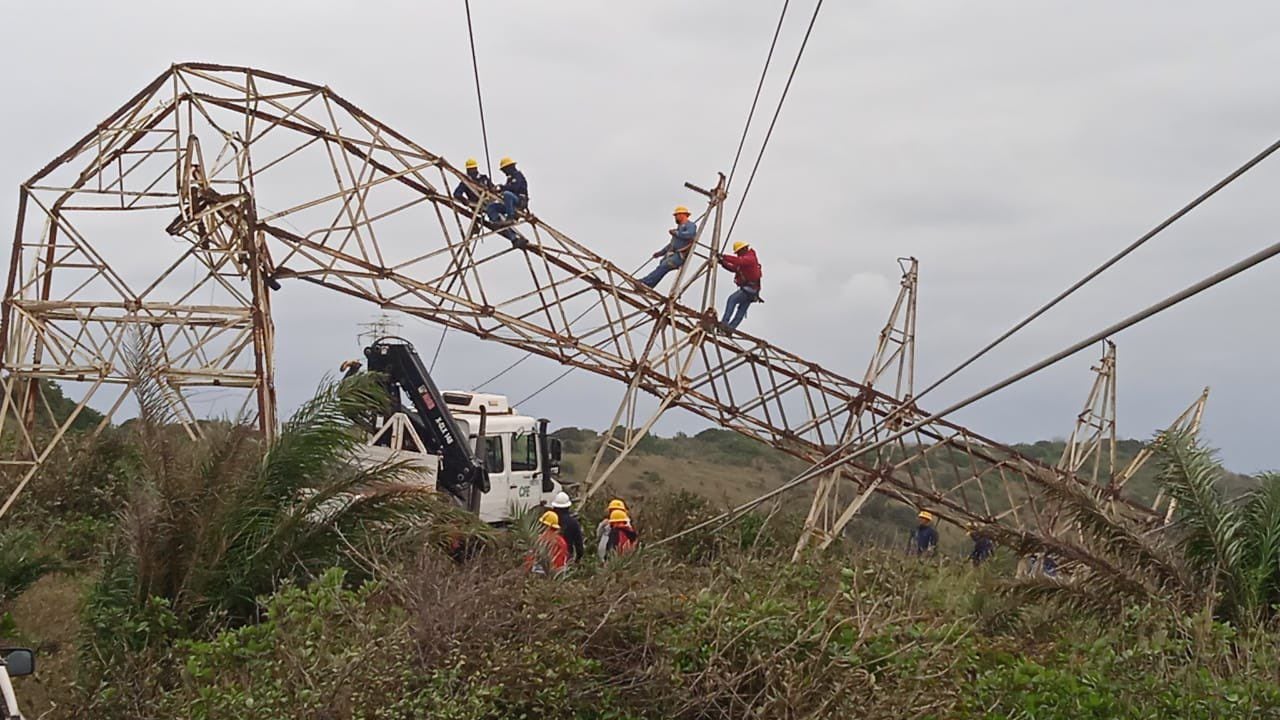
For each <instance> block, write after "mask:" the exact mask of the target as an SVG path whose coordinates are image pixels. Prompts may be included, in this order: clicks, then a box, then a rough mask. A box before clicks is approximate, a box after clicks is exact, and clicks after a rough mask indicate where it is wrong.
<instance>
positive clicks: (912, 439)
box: [0, 64, 1156, 533]
mask: <svg viewBox="0 0 1280 720" xmlns="http://www.w3.org/2000/svg"><path fill="white" fill-rule="evenodd" d="M463 177H464V175H463V173H461V172H459V171H458V170H457V169H455V168H454V167H453V166H452V165H450V164H449V163H447V162H446V161H445V160H444V159H443V158H441V157H439V156H437V155H435V154H433V153H431V152H430V151H428V150H426V149H424V148H422V147H421V146H419V145H417V144H415V143H413V142H412V141H410V140H409V139H408V138H406V137H405V136H403V135H401V134H400V133H398V132H396V131H395V130H393V129H391V128H390V127H388V126H387V125H385V124H383V123H381V122H379V121H378V120H376V119H375V118H373V117H372V116H370V115H369V114H367V113H365V112H364V111H362V110H360V109H359V108H357V107H356V106H355V105H353V104H352V103H350V102H349V101H347V100H345V99H344V98H342V97H340V96H339V95H337V94H335V93H334V92H332V91H331V90H329V89H328V88H327V87H324V86H320V85H315V84H312V83H308V82H303V81H299V80H295V79H292V78H287V77H284V76H282V75H278V74H274V73H269V72H264V71H261V70H255V69H252V68H245V67H229V66H221V65H211V64H184V65H176V66H173V67H171V68H170V69H169V70H167V71H165V72H164V73H162V74H161V75H160V76H159V77H157V78H156V79H155V80H154V81H152V82H151V83H150V84H148V85H147V86H146V87H145V88H143V89H142V91H141V92H139V93H138V94H137V95H135V96H134V97H133V98H131V99H130V100H129V101H128V102H127V103H125V104H124V105H123V106H122V107H121V108H120V109H119V110H117V111H116V112H114V113H112V114H111V115H110V116H108V117H107V119H106V120H104V121H103V122H102V123H100V124H99V125H98V126H97V127H96V128H95V129H94V130H93V131H92V132H90V133H89V134H87V135H86V136H85V137H84V138H82V139H81V140H80V141H79V142H77V143H75V145H73V146H72V147H71V148H70V149H69V150H67V151H66V152H65V153H63V154H62V155H60V156H58V157H57V158H56V159H55V160H54V161H53V162H51V163H50V164H49V165H48V166H46V167H45V168H43V169H42V170H40V171H39V172H38V173H36V174H35V175H34V176H33V177H32V178H31V179H30V180H29V181H27V182H26V183H25V184H24V185H23V186H22V188H21V191H20V199H19V212H18V218H17V225H16V229H15V234H14V245H13V254H12V258H11V262H10V267H9V276H8V284H7V287H6V291H5V296H4V303H3V311H2V316H0V325H2V328H0V329H2V330H3V337H2V338H0V342H3V348H2V351H3V352H2V353H0V371H2V378H0V380H2V382H3V393H4V397H3V408H2V412H0V434H2V435H3V437H5V438H6V440H7V447H8V449H9V450H10V451H11V453H10V454H11V457H10V459H8V460H6V463H7V464H8V466H9V467H10V468H11V469H13V468H16V469H17V471H18V472H17V473H16V478H17V480H18V482H17V483H16V488H15V489H14V490H13V491H12V493H11V494H10V496H9V498H8V500H7V501H6V503H5V505H4V506H3V508H0V513H2V512H3V511H4V510H7V509H8V507H9V506H10V505H11V504H12V502H13V500H14V498H15V497H17V493H18V492H19V491H20V490H21V488H22V486H24V485H25V484H26V483H27V482H28V481H29V480H30V479H31V478H32V477H33V476H35V475H36V474H37V473H38V471H39V469H40V467H41V465H42V463H44V462H46V461H47V460H48V459H49V457H50V453H51V452H52V451H53V450H54V449H55V448H56V447H57V446H58V443H59V441H60V440H61V438H62V437H63V436H64V434H65V433H66V432H67V430H68V428H70V427H71V426H72V424H73V423H74V422H75V421H76V420H77V417H78V415H79V414H80V412H81V411H82V409H83V408H84V407H86V405H87V404H88V403H90V402H92V403H93V404H94V406H95V407H98V408H102V409H105V410H106V417H107V419H109V418H110V417H111V414H112V413H113V412H114V411H115V410H116V409H118V408H119V407H121V403H122V402H123V401H124V399H125V397H126V395H127V392H128V390H129V388H130V386H131V385H132V383H133V382H134V379H135V378H134V376H135V374H136V372H137V371H136V369H135V367H134V364H133V363H131V362H130V358H129V353H130V348H131V347H133V346H134V344H135V343H146V344H147V345H148V346H149V347H151V348H153V349H154V351H155V352H156V353H157V354H158V356H159V360H160V365H159V367H158V368H156V369H155V370H154V372H157V373H158V374H159V376H160V378H159V379H160V380H161V381H162V384H163V386H164V387H165V388H166V391H167V392H168V393H169V397H170V400H171V403H172V405H173V406H174V408H175V410H176V411H177V412H178V413H179V417H181V418H182V419H183V420H184V421H185V422H186V424H187V425H188V427H189V428H190V431H191V432H192V433H197V432H199V425H198V424H197V423H196V422H195V420H196V417H197V413H196V412H195V410H194V409H193V393H195V392H198V391H199V389H200V388H201V387H207V386H218V387H223V388H236V389H239V390H241V391H243V393H244V396H245V397H244V402H245V407H246V408H247V409H248V410H249V411H250V414H253V415H256V422H257V423H258V424H259V425H260V427H261V429H262V431H263V432H264V433H268V434H269V433H271V432H272V431H273V429H274V427H275V423H276V420H275V393H274V369H273V365H272V357H273V347H272V346H273V327H272V323H271V297H272V288H275V287H279V286H281V285H288V284H290V283H297V282H305V283H311V284H314V285H317V286H321V287H324V288H328V289H331V290H334V291H336V292H339V293H342V294H344V295H347V296H351V297H355V298H359V299H361V300H365V301H368V302H370V303H373V304H375V305H377V306H379V307H380V308H382V309H384V310H394V311H399V312H403V313H407V314H411V315H415V316H417V317H421V318H425V319H427V320H430V321H432V322H435V323H438V324H441V325H444V326H447V327H449V328H452V329H454V330H457V331H461V332H466V333H470V334H472V335H475V336H477V337H480V338H483V339H486V340H492V341H495V342H499V343H502V344H504V345H507V346H510V347H513V348H517V349H519V350H524V351H528V352H530V353H534V354H537V355H540V356H542V357H546V358H550V359H552V360H555V361H556V362H558V363H560V364H562V365H565V366H572V367H578V368H582V369H584V370H587V371H590V372H593V373H596V374H598V375H602V376H605V377H609V378H613V379H614V380H617V381H619V382H620V383H623V384H625V385H626V386H627V387H628V388H629V391H628V393H629V398H630V400H632V401H633V400H634V397H635V396H636V395H637V394H645V395H649V396H653V397H656V398H658V399H659V402H660V408H659V411H661V410H662V409H665V408H668V407H679V408H683V409H685V410H687V411H689V412H692V413H695V414H697V415H699V416H701V417H703V418H705V419H707V420H709V421H711V422H714V423H716V424H718V425H721V426H723V427H725V428H729V429H732V430H734V431H737V432H739V433H742V434H743V435H746V436H748V437H751V438H755V439H757V440H760V441H762V442H765V443H767V444H769V445H772V446H773V447H775V448H778V449H781V450H783V451H785V452H787V453H790V454H792V455H794V456H796V457H799V458H804V459H806V460H810V461H813V460H816V459H818V458H820V457H822V456H823V455H825V454H826V453H827V452H829V451H830V449H832V448H833V447H835V446H836V445H837V444H838V443H840V441H841V439H842V438H847V437H849V436H850V433H851V432H854V431H856V429H857V428H858V427H859V426H861V427H864V428H865V427H870V426H872V425H875V424H878V423H884V422H886V419H889V422H895V421H908V420H912V419H915V418H918V417H920V415H919V414H918V413H917V412H916V411H915V409H914V408H913V407H911V406H910V404H904V403H903V401H902V399H901V398H898V397H894V396H893V395H892V394H889V393H886V392H884V391H882V390H881V389H878V388H871V387H867V386H866V385H864V384H862V383H859V382H855V381H853V380H850V379H848V378H846V377H842V376H840V375H838V374H836V373H833V372H830V371H828V370H826V369H824V368H822V367H819V366H818V365H816V364H814V363H811V362H808V361H806V360H804V359H802V358H800V357H797V356H796V355H794V354H791V353H789V352H787V351H785V350H782V349H781V348H778V347H775V346H773V345H771V344H769V343H768V342H765V341H764V340H761V339H759V338H755V337H752V336H750V335H745V334H741V333H736V334H733V335H731V336H726V335H722V334H716V333H714V332H713V331H714V329H715V311H714V308H713V307H711V305H712V304H713V303H714V298H715V297H716V295H715V286H714V282H715V279H714V278H715V272H714V258H715V256H716V254H717V253H718V251H719V250H720V246H719V245H720V237H719V229H718V225H719V224H718V222H713V223H711V224H712V225H713V230H712V232H711V233H710V237H709V238H708V237H706V235H707V233H704V234H703V237H701V238H700V239H699V242H698V244H697V245H696V247H695V250H694V254H693V259H692V260H691V263H690V268H689V270H687V271H685V272H684V273H683V275H682V276H681V277H680V278H679V279H678V281H677V282H676V284H675V287H674V288H673V289H672V290H671V291H670V292H668V293H666V294H662V293H658V292H655V291H653V290H650V289H648V288H646V287H643V286H641V285H640V284H638V283H637V282H636V280H635V279H634V278H632V277H631V276H630V275H629V274H627V273H626V272H623V271H622V270H620V269H619V268H618V267H617V266H615V265H614V264H613V263H611V262H610V261H608V260H606V259H604V258H602V257H600V256H599V255H597V254H596V253H594V252H593V251H592V250H591V249H590V248H588V247H587V246H585V245H582V244H580V243H578V242H575V241H574V240H573V239H571V238H569V237H568V236H567V235H565V234H564V233H562V232H560V231H558V230H556V229H555V228H554V227H552V226H551V225H549V224H548V223H546V222H543V221H542V220H540V219H538V218H537V217H535V216H534V215H532V214H527V213H526V214H525V215H523V216H522V217H521V219H520V222H519V223H517V224H516V225H514V226H512V227H510V228H503V229H500V230H495V229H493V228H490V227H488V226H487V225H486V224H485V223H483V222H479V221H478V220H479V218H477V213H476V212H475V210H474V209H473V208H472V207H470V206H467V205H464V204H460V203H458V202H457V201H455V200H454V199H453V198H452V197H451V194H450V190H451V189H452V187H453V186H454V185H455V184H456V183H458V182H459V181H461V180H462V178H463ZM701 192H702V194H703V195H704V196H705V197H706V198H707V209H706V215H705V216H704V218H718V217H719V213H720V205H721V204H722V202H723V200H724V197H725V196H724V190H723V181H720V183H718V184H716V185H714V186H713V187H712V188H711V189H708V190H702V191H701ZM534 205H535V209H536V199H535V203H534ZM704 224H705V223H704ZM695 296H696V299H695V300H692V301H690V300H688V299H687V298H689V297H695ZM690 302H694V303H697V304H696V305H690V304H689V303H690ZM41 380H53V381H57V382H59V383H64V384H68V385H72V386H78V387H76V388H75V389H73V391H72V392H73V395H77V396H78V397H80V398H82V399H81V401H80V403H79V405H78V406H77V407H76V408H75V410H74V411H73V412H72V413H71V414H70V417H68V418H66V419H65V420H64V421H63V422H61V423H60V424H59V423H52V422H50V421H47V420H46V421H44V422H42V421H41V417H44V416H47V417H50V418H52V417H53V416H54V413H53V412H52V409H51V408H50V407H48V405H47V403H46V402H45V401H44V400H43V399H42V397H43V395H42V393H41V392H40V391H39V390H40V385H39V381H41ZM626 402H628V400H624V406H625V403H626ZM623 415H625V413H623ZM102 422H103V423H105V422H107V420H106V419H104V420H103V421H102ZM643 429H644V428H642V429H641V430H642V431H641V432H640V433H639V434H643ZM635 439H636V436H635V435H633V436H631V437H629V438H627V439H626V442H623V443H622V444H621V447H619V448H618V451H620V454H622V455H625V453H626V452H627V451H629V450H630V449H631V448H632V447H634V442H635ZM602 458H603V455H602ZM843 470H844V474H845V476H846V477H847V478H848V480H849V482H853V483H855V484H856V485H857V487H859V488H861V489H862V490H863V491H866V489H867V488H871V489H872V490H874V491H875V492H879V493H883V494H886V495H888V496H890V497H891V498H894V499H896V500H898V501H901V502H905V503H908V504H910V505H912V506H915V507H929V508H930V509H931V510H933V511H934V512H935V513H937V514H938V515H939V516H941V517H942V518H943V519H947V520H952V521H957V522H965V521H974V522H982V523H998V524H1000V525H1001V526H1003V527H1005V528H1008V529H1010V530H1013V531H1016V532H1019V533H1049V532H1051V530H1052V522H1051V519H1052V513H1051V512H1049V510H1050V508H1049V507H1047V503H1046V501H1045V500H1044V496H1043V493H1042V487H1043V483H1045V482H1046V481H1057V482H1063V481H1065V482H1085V481H1083V480H1081V479H1079V478H1077V477H1076V476H1074V475H1072V474H1069V473H1065V472H1064V471H1062V470H1060V469H1055V468H1051V467H1048V466H1046V465H1044V464H1041V463H1038V462H1035V461H1033V460H1031V459H1029V458H1026V457H1023V456H1021V455H1019V454H1018V453H1016V452H1014V451H1013V450H1011V449H1010V448H1008V447H1007V446H1004V445H1002V444H1000V443H997V442H994V441H992V440H990V439H988V438H985V437H982V436H981V435H978V434H976V433H974V432H972V431H970V430H968V429H966V428H964V427H961V426H958V425H955V424H953V423H950V422H947V421H945V420H943V421H937V422H933V423H930V424H928V425H925V426H923V427H921V428H919V429H918V430H915V431H913V432H912V433H911V434H909V435H907V436H904V437H902V438H899V439H898V440H897V441H895V443H894V444H893V445H892V446H891V447H890V448H888V449H887V450H886V452H883V453H880V454H879V455H878V457H876V458H874V459H863V458H859V459H857V460H856V461H852V462H848V463H847V464H846V465H845V466H844V467H843ZM1115 490H1116V494H1115V501H1116V503H1117V506H1118V507H1120V508H1122V509H1123V511H1125V512H1128V513H1132V514H1134V515H1135V516H1137V517H1139V518H1154V517H1156V515H1155V513H1154V512H1153V511H1152V509H1151V508H1149V507H1147V506H1145V505H1144V504H1143V503H1141V502H1137V501H1135V500H1133V499H1131V498H1129V497H1127V496H1125V495H1124V494H1123V492H1122V491H1123V487H1115Z"/></svg>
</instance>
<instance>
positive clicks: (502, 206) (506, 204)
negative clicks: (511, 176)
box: [486, 190, 523, 223]
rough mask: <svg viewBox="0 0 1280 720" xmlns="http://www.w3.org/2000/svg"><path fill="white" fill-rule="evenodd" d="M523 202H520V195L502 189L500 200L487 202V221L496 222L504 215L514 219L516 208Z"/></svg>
mask: <svg viewBox="0 0 1280 720" xmlns="http://www.w3.org/2000/svg"><path fill="white" fill-rule="evenodd" d="M520 205H523V203H521V202H520V196H519V195H517V194H515V193H513V192H511V191H509V190H503V191H502V201H501V202H492V203H489V208H488V209H487V210H486V213H487V214H488V215H489V222H495V223H496V222H498V221H499V220H501V219H502V218H503V217H504V216H505V217H508V218H510V219H512V220H515V219H516V208H518V207H519V206H520Z"/></svg>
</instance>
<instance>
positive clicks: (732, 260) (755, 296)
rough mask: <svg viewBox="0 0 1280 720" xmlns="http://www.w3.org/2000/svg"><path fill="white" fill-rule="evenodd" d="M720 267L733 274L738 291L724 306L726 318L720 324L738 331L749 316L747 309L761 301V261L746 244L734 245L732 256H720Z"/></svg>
mask: <svg viewBox="0 0 1280 720" xmlns="http://www.w3.org/2000/svg"><path fill="white" fill-rule="evenodd" d="M720 267H722V268H724V269H725V270H729V271H732V272H733V282H734V283H735V284H736V285H737V286H738V289H737V290H735V291H734V293H733V294H732V295H730V296H729V301H728V302H727V303H726V304H725V306H724V318H723V319H721V320H720V324H722V325H724V326H726V327H728V328H729V329H730V330H734V329H737V327H738V323H740V322H742V319H743V318H745V317H746V316H747V308H748V307H749V306H750V305H751V303H753V302H761V300H760V275H761V271H760V261H759V260H757V259H756V251H755V250H752V249H751V246H750V245H748V244H746V243H744V242H736V243H734V244H733V254H732V255H723V254H722V255H721V256H720Z"/></svg>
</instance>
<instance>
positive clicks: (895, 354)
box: [793, 258, 920, 560]
mask: <svg viewBox="0 0 1280 720" xmlns="http://www.w3.org/2000/svg"><path fill="white" fill-rule="evenodd" d="M898 265H899V266H900V267H901V269H902V282H901V284H900V287H899V289H898V298H897V300H895V301H894V303H893V309H892V310H891V311H890V312H889V320H888V321H887V322H886V323H885V325H884V329H883V330H881V331H880V339H879V342H878V343H877V344H876V351H875V353H874V354H872V356H871V362H870V363H869V364H868V365H867V372H866V373H865V374H864V375H863V376H862V385H863V387H867V388H880V389H883V390H889V394H890V396H892V397H895V398H900V399H901V402H900V404H899V409H898V412H899V414H900V415H903V416H905V415H906V414H907V413H909V412H911V411H912V409H913V408H912V405H913V403H914V400H913V394H914V392H915V375H916V370H915V364H916V285H917V283H918V281H919V276H920V263H919V261H917V260H916V259H915V258H898ZM889 383H892V386H891V387H892V389H891V390H890V389H889V388H888V387H886V385H887V384H889ZM864 410H865V409H864ZM900 425H901V422H900V420H899V421H897V422H878V421H877V420H876V418H874V417H871V416H870V413H868V412H864V411H861V410H860V411H859V412H858V414H857V417H856V418H854V421H853V422H852V423H850V425H849V426H848V428H847V429H846V431H845V433H844V435H843V436H842V437H841V443H848V442H849V441H850V440H852V439H854V438H863V439H864V440H865V441H866V442H875V441H877V440H879V439H880V437H881V435H882V434H887V433H888V432H891V431H892V430H895V429H897V428H898V427H899V426H900ZM888 459H890V457H889V456H888V455H886V454H885V453H883V452H882V453H881V454H880V457H879V458H877V460H876V463H877V464H878V463H880V462H884V461H886V460H888ZM881 482H883V479H882V478H879V477H876V478H868V479H866V480H865V481H863V482H850V477H849V472H848V470H846V468H845V467H843V466H841V467H838V468H836V469H835V470H834V471H832V472H830V473H828V474H826V475H824V476H822V477H821V478H819V479H818V485H817V488H816V489H815V491H814V495H813V502H812V504H810V506H809V515H808V516H807V517H806V518H805V523H804V528H803V529H802V530H801V532H800V539H799V540H798V541H797V543H796V549H795V555H794V557H793V559H797V560H798V559H799V558H800V555H801V554H802V553H803V552H804V551H805V548H807V547H810V546H813V545H815V544H816V546H817V548H818V549H819V550H823V549H826V548H827V547H828V546H829V545H831V543H832V542H834V541H835V540H836V538H838V537H840V533H842V532H843V531H844V528H845V526H846V525H848V524H849V521H850V520H852V519H853V517H854V515H856V514H857V513H858V511H859V510H861V509H862V506H863V505H864V504H866V502H867V500H868V499H870V498H871V495H872V494H873V493H874V492H875V491H876V490H877V489H879V487H880V484H881Z"/></svg>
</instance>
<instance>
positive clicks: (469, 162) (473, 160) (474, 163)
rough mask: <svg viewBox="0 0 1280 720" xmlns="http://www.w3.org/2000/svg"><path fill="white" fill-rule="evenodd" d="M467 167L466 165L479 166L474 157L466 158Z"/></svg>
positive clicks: (470, 166)
mask: <svg viewBox="0 0 1280 720" xmlns="http://www.w3.org/2000/svg"><path fill="white" fill-rule="evenodd" d="M467 167H468V168H478V167H480V163H478V162H476V159H475V158H467Z"/></svg>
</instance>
